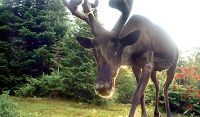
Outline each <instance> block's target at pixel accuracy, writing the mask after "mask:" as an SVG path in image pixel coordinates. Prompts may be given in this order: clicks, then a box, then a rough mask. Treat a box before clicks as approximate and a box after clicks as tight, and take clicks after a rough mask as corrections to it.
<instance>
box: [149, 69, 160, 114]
mask: <svg viewBox="0 0 200 117" xmlns="http://www.w3.org/2000/svg"><path fill="white" fill-rule="evenodd" d="M151 80H152V81H153V83H154V85H155V88H156V103H155V110H154V117H160V112H159V110H158V102H159V81H158V79H157V78H156V71H153V72H152V73H151Z"/></svg>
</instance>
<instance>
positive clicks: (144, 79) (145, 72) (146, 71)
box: [129, 51, 153, 117]
mask: <svg viewBox="0 0 200 117" xmlns="http://www.w3.org/2000/svg"><path fill="white" fill-rule="evenodd" d="M146 57H147V61H146V64H145V65H144V67H143V69H142V75H141V78H140V80H139V82H138V85H137V88H136V91H135V93H134V95H133V98H132V105H131V110H130V113H129V117H133V116H134V114H135V109H136V107H137V105H138V104H139V101H140V99H141V97H142V95H143V93H144V90H145V88H146V86H147V83H148V81H149V77H150V74H151V71H152V68H153V52H152V51H149V52H147V53H146Z"/></svg>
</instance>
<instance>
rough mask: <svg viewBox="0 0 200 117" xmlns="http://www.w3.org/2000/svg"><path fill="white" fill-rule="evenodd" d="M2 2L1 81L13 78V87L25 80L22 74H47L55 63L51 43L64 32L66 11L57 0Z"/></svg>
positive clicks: (6, 0)
mask: <svg viewBox="0 0 200 117" xmlns="http://www.w3.org/2000/svg"><path fill="white" fill-rule="evenodd" d="M1 3H2V5H1V6H0V45H2V46H1V47H0V57H1V58H0V63H2V64H0V69H3V70H1V76H0V78H1V81H4V84H7V83H6V82H5V81H7V82H8V83H9V82H11V79H13V78H14V79H15V80H14V81H16V82H15V83H14V84H13V85H12V87H13V86H16V84H22V83H24V82H25V81H26V77H23V75H24V74H25V75H29V76H32V77H38V76H41V75H42V74H43V73H45V74H50V73H51V72H52V68H53V65H54V63H53V60H52V59H53V53H52V50H53V49H52V45H54V44H55V43H56V42H57V41H58V40H59V39H61V38H63V36H64V34H65V33H64V32H65V31H66V25H65V24H64V25H63V23H65V22H64V21H65V20H66V17H63V16H66V12H65V9H64V7H63V5H62V4H61V2H60V0H2V1H1ZM11 76H13V77H12V78H11ZM15 77H16V78H15ZM20 77H23V78H21V79H20ZM19 79H20V80H19ZM0 87H7V85H6V86H5V85H1V86H0Z"/></svg>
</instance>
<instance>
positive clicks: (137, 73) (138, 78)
mask: <svg viewBox="0 0 200 117" xmlns="http://www.w3.org/2000/svg"><path fill="white" fill-rule="evenodd" d="M132 70H133V73H134V75H135V77H136V81H137V84H138V82H139V80H140V76H141V70H140V68H136V67H135V65H133V66H132ZM140 104H141V109H142V115H141V116H142V117H147V112H146V109H145V100H144V93H143V94H142V96H141V98H140Z"/></svg>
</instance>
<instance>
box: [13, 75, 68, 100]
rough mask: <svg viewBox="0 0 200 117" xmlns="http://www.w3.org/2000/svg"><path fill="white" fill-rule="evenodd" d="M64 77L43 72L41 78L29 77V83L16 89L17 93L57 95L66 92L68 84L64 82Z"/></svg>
mask: <svg viewBox="0 0 200 117" xmlns="http://www.w3.org/2000/svg"><path fill="white" fill-rule="evenodd" d="M64 80H65V79H64V78H61V77H60V76H57V75H56V74H55V73H52V74H51V75H45V74H43V75H42V77H40V78H37V79H36V78H27V81H28V83H27V84H25V85H24V86H23V87H20V88H19V89H18V90H16V91H15V93H16V95H18V96H22V97H34V96H39V97H48V96H50V97H57V96H61V95H63V94H64V92H65V89H66V85H65V84H64V83H63V82H64Z"/></svg>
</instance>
